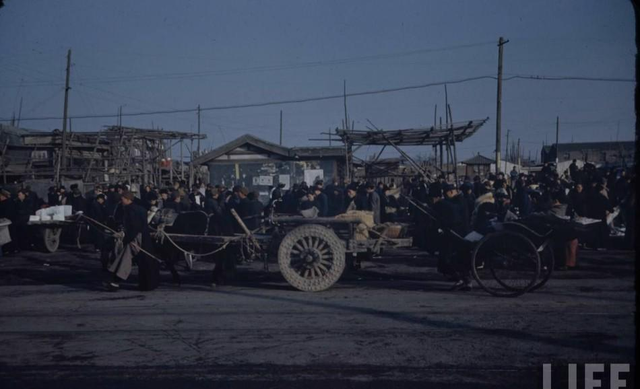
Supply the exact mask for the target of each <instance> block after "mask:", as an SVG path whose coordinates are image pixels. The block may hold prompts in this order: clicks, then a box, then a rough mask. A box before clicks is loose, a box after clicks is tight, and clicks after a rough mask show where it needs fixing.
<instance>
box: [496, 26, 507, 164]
mask: <svg viewBox="0 0 640 389" xmlns="http://www.w3.org/2000/svg"><path fill="white" fill-rule="evenodd" d="M507 42H509V41H508V40H506V41H505V40H504V38H503V37H500V39H498V98H497V105H496V173H498V171H499V170H500V147H502V145H501V142H500V141H501V136H502V133H501V131H502V129H501V125H502V48H503V46H504V45H505V43H507Z"/></svg>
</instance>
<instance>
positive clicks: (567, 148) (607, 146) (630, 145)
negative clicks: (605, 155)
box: [542, 141, 636, 153]
mask: <svg viewBox="0 0 640 389" xmlns="http://www.w3.org/2000/svg"><path fill="white" fill-rule="evenodd" d="M621 147H622V148H623V149H634V148H635V147H636V146H635V142H634V141H622V142H577V143H558V148H559V149H560V152H571V151H581V150H593V149H600V150H612V149H613V150H615V149H618V148H621ZM553 149H555V145H549V146H544V147H543V148H542V150H543V151H544V152H546V153H549V152H551V150H553Z"/></svg>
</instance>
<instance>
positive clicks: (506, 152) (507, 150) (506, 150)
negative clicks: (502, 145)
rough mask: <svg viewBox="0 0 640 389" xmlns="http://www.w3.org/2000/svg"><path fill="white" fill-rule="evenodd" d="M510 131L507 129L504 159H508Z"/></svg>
mask: <svg viewBox="0 0 640 389" xmlns="http://www.w3.org/2000/svg"><path fill="white" fill-rule="evenodd" d="M510 132H511V130H507V148H506V149H505V151H504V160H505V161H508V160H509V133H510Z"/></svg>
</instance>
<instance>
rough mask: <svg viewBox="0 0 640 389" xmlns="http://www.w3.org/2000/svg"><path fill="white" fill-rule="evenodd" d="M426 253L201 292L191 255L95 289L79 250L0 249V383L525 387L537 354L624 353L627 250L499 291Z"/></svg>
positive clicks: (583, 255)
mask: <svg viewBox="0 0 640 389" xmlns="http://www.w3.org/2000/svg"><path fill="white" fill-rule="evenodd" d="M435 263H436V260H435V259H434V258H431V257H429V256H428V255H427V254H425V253H422V252H419V251H415V250H404V251H396V252H388V253H386V254H385V255H384V256H382V257H380V258H374V260H373V261H372V262H366V263H365V264H364V267H363V269H362V270H359V271H356V272H351V273H348V274H345V276H344V277H343V279H341V280H340V281H339V282H338V284H336V285H335V286H334V287H333V288H332V289H330V290H327V291H324V292H319V293H304V292H300V291H296V290H294V289H292V288H291V287H290V286H289V285H288V284H287V283H286V282H285V281H284V279H283V278H282V277H281V276H280V274H279V273H278V271H277V270H278V269H277V265H276V264H271V266H270V271H269V272H264V271H263V270H262V264H261V263H253V264H251V265H248V266H242V267H240V268H239V272H238V275H237V278H236V280H235V281H234V282H233V283H232V284H230V285H227V286H224V287H219V288H216V289H212V288H211V287H210V286H209V277H210V269H211V265H210V264H208V263H204V262H197V263H196V266H195V269H194V270H193V271H186V269H184V268H181V269H180V270H181V273H182V275H183V282H182V286H180V287H177V286H173V285H172V284H171V282H170V280H171V276H170V275H169V273H168V272H163V274H162V277H163V284H162V285H161V287H160V288H159V289H157V290H155V291H152V292H139V291H138V290H136V288H135V286H136V285H135V279H136V277H135V273H134V275H133V276H132V278H131V279H130V283H127V284H124V285H123V289H122V290H120V291H118V292H117V293H109V292H105V291H103V290H102V287H101V285H100V281H101V279H102V277H103V273H102V272H101V269H100V265H99V262H98V259H97V255H96V254H95V253H93V252H91V251H90V250H89V247H86V248H85V249H84V250H78V249H77V248H73V247H71V246H63V247H61V249H60V250H59V251H58V252H56V253H55V254H45V253H41V252H35V251H30V252H23V253H21V254H19V255H15V256H9V257H3V258H0V312H1V316H0V387H2V388H29V387H34V388H36V387H38V388H39V387H47V388H56V387H59V388H87V387H89V388H91V389H97V388H108V387H118V388H140V387H154V388H182V387H189V388H200V387H202V388H205V387H206V388H227V387H242V388H284V387H305V388H306V389H311V388H321V387H322V388H356V387H357V388H359V387H375V388H394V387H398V388H411V387H416V388H417V387H420V388H424V387H443V388H462V387H469V388H483V387H486V388H498V387H514V386H517V387H518V388H529V387H530V388H541V387H542V384H541V382H542V379H541V376H542V364H544V363H551V364H553V366H554V368H555V369H558V371H563V369H564V368H566V364H567V363H579V364H580V363H585V362H597V363H611V362H617V363H630V364H632V365H635V341H636V338H635V327H634V318H635V291H634V276H635V266H634V265H635V258H634V253H632V252H621V251H584V250H583V251H581V252H580V254H579V266H580V269H578V270H573V271H565V272H558V273H555V274H554V277H553V278H552V280H551V281H550V282H549V284H548V285H547V286H546V287H544V288H543V289H541V290H538V291H536V292H534V293H529V294H526V295H523V296H521V297H518V298H510V299H509V298H496V297H492V296H490V295H488V294H487V293H485V292H483V291H482V290H480V289H479V288H474V289H473V290H472V291H470V292H452V291H450V290H449V288H450V286H451V283H450V282H447V281H446V280H444V279H443V278H442V277H441V276H440V275H439V274H438V273H437V272H436V270H435ZM554 371H555V370H554ZM554 374H555V373H554ZM557 374H558V377H560V376H561V375H562V373H557ZM565 374H566V373H565ZM607 377H608V376H607ZM623 377H624V375H623ZM604 378H605V377H604V376H603V380H604ZM626 378H627V381H628V384H630V383H631V381H630V380H631V379H632V378H631V375H630V374H629V375H627V376H626ZM558 380H560V378H558ZM558 380H556V382H554V387H556V384H559V383H560V382H559V381H558ZM605 381H606V380H605ZM558 387H562V386H558ZM563 387H565V388H566V387H567V386H566V384H565V385H564V386H563ZM628 387H633V386H632V385H631V386H628Z"/></svg>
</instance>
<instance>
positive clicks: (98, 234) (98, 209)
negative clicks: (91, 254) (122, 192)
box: [89, 193, 107, 251]
mask: <svg viewBox="0 0 640 389" xmlns="http://www.w3.org/2000/svg"><path fill="white" fill-rule="evenodd" d="M89 217H91V218H92V219H94V220H96V221H97V222H99V223H102V224H105V223H106V222H107V205H106V197H105V195H104V194H102V193H101V194H99V195H97V196H96V198H95V199H94V200H93V202H92V203H91V207H90V208H89ZM91 235H92V237H93V245H94V247H95V249H96V251H100V250H101V249H102V247H103V246H104V241H105V239H104V235H103V234H102V227H98V226H91Z"/></svg>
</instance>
